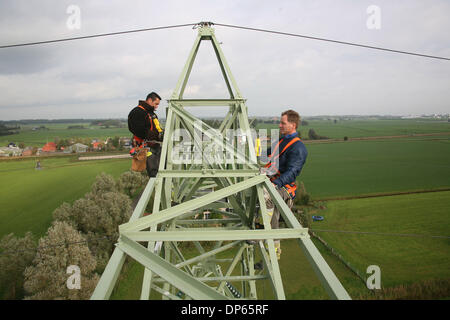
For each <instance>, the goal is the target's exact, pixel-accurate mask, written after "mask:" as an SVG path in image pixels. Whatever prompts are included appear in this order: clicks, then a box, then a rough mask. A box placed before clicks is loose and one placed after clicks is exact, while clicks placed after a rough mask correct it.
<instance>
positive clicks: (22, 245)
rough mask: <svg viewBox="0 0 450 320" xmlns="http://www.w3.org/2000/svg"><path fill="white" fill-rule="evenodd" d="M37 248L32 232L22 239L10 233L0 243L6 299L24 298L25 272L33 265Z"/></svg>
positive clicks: (1, 285)
mask: <svg viewBox="0 0 450 320" xmlns="http://www.w3.org/2000/svg"><path fill="white" fill-rule="evenodd" d="M36 247H37V244H36V243H35V240H34V238H33V235H32V233H31V232H27V233H26V234H25V236H24V237H22V238H18V237H15V236H14V234H13V233H10V234H8V235H6V236H4V237H3V238H2V240H1V241H0V288H2V291H3V290H4V291H5V292H3V293H4V298H6V299H21V298H22V296H23V292H22V287H23V272H24V271H25V268H26V267H28V266H29V265H31V262H32V261H33V258H34V256H35V253H36Z"/></svg>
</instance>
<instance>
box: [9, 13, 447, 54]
mask: <svg viewBox="0 0 450 320" xmlns="http://www.w3.org/2000/svg"><path fill="white" fill-rule="evenodd" d="M212 25H215V26H221V27H228V28H235V29H242V30H249V31H257V32H265V33H273V34H278V35H284V36H291V37H299V38H305V39H310V40H318V41H326V42H332V43H337V44H343V45H349V46H356V47H362V48H366V49H374V50H382V51H388V52H392V53H400V54H407V55H413V56H418V57H423V58H431V59H440V60H447V61H450V58H447V57H440V56H433V55H427V54H422V53H416V52H409V51H401V50H395V49H389V48H383V47H376V46H369V45H364V44H359V43H354V42H346V41H340V40H333V39H326V38H319V37H312V36H307V35H301V34H296V33H289V32H282V31H275V30H268V29H260V28H253V27H245V26H238V25H231V24H224V23H214V22H200V23H187V24H179V25H171V26H163V27H154V28H145V29H136V30H128V31H119V32H111V33H101V34H95V35H90V36H81V37H73V38H64V39H56V40H47V41H38V42H28V43H19V44H11V45H3V46H0V49H6V48H13V47H23V46H32V45H40V44H48V43H55V42H64V41H72V40H81V39H90V38H99V37H106V36H115V35H121V34H128V33H135V32H145V31H154V30H162V29H173V28H181V27H188V26H192V27H194V28H196V27H199V26H212Z"/></svg>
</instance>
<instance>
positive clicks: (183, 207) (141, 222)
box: [119, 176, 266, 232]
mask: <svg viewBox="0 0 450 320" xmlns="http://www.w3.org/2000/svg"><path fill="white" fill-rule="evenodd" d="M265 178H266V177H265V176H256V177H253V178H250V179H248V180H245V181H243V182H240V183H238V184H235V185H232V186H229V187H226V188H223V189H220V190H217V191H215V192H213V193H209V194H207V195H204V196H202V197H198V198H195V199H193V200H189V201H187V202H184V203H181V204H179V205H177V206H174V207H171V208H168V209H164V210H162V211H159V212H157V213H153V214H152V215H149V216H145V217H142V218H140V219H138V220H136V221H133V222H128V223H125V224H122V225H120V226H119V231H120V232H125V231H138V230H142V229H145V228H148V227H150V226H152V225H157V224H159V223H162V222H165V221H168V220H171V219H173V218H176V217H178V216H179V215H182V214H183V213H185V212H186V211H190V210H195V209H197V208H200V207H202V206H205V205H207V204H209V203H212V202H214V201H217V200H220V199H223V198H226V197H228V196H230V195H232V194H234V193H236V192H239V191H242V190H245V189H247V188H250V187H252V186H254V185H257V184H259V183H261V182H263V181H264V179H265ZM156 195H157V194H156Z"/></svg>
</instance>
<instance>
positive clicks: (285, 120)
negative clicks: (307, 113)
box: [279, 110, 300, 135]
mask: <svg viewBox="0 0 450 320" xmlns="http://www.w3.org/2000/svg"><path fill="white" fill-rule="evenodd" d="M299 124H300V116H299V114H298V113H297V112H295V111H294V110H287V111H284V112H283V113H282V114H281V119H280V125H279V127H280V133H281V134H282V135H288V134H292V133H294V132H296V131H297V127H298V126H299Z"/></svg>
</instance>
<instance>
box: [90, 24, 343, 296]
mask: <svg viewBox="0 0 450 320" xmlns="http://www.w3.org/2000/svg"><path fill="white" fill-rule="evenodd" d="M202 41H210V42H211V43H212V47H213V49H214V52H215V54H216V56H217V60H218V62H219V65H220V69H221V71H222V74H223V77H224V80H225V83H226V85H227V89H228V93H229V96H230V97H229V99H183V93H184V91H185V89H186V85H187V82H188V79H189V76H190V73H191V70H192V66H193V64H194V61H195V58H196V55H197V53H198V50H199V46H200V44H201V42H202ZM196 106H208V107H211V108H213V107H217V106H221V107H224V106H225V107H228V113H227V115H226V117H225V119H224V120H223V121H222V123H221V124H220V126H219V127H218V128H212V127H210V126H209V125H207V124H206V123H204V122H202V121H201V120H199V119H198V118H196V117H194V116H193V115H192V114H191V113H189V112H188V111H187V108H188V107H196ZM166 112H167V117H166V128H165V136H164V141H163V145H162V152H161V161H160V167H159V172H158V174H157V176H156V178H151V179H150V180H149V182H148V184H147V186H146V187H145V189H144V191H143V193H142V195H141V198H140V200H139V202H138V204H137V206H136V208H135V210H134V212H133V214H132V216H131V218H130V221H129V222H128V223H125V224H123V225H121V226H120V227H119V231H120V237H119V240H118V243H117V244H116V248H115V250H114V252H113V254H112V256H111V258H110V260H109V262H108V264H107V266H106V268H105V271H104V272H103V274H102V276H101V278H100V281H99V282H98V284H97V287H96V289H95V291H94V293H93V295H92V297H91V299H108V298H109V297H110V295H111V292H112V290H113V288H114V286H115V284H116V282H117V279H118V276H119V274H120V271H121V269H122V266H123V264H124V261H125V258H126V256H130V257H131V258H133V259H134V260H136V261H137V262H139V263H140V264H142V265H143V266H144V267H145V273H144V278H143V283H142V288H141V299H149V297H150V291H151V290H155V291H157V292H159V293H161V294H162V297H163V298H166V299H167V298H168V299H180V298H188V299H189V298H191V299H234V298H243V299H257V298H258V296H257V286H258V284H259V283H260V281H261V280H265V279H269V280H270V283H271V284H272V288H273V292H274V295H275V297H276V298H277V299H285V293H284V289H283V283H282V279H281V275H280V268H279V265H278V260H277V257H276V253H275V247H274V239H289V238H295V239H298V242H299V244H300V247H301V249H302V251H303V252H304V254H305V255H306V257H307V258H308V260H309V262H310V264H311V265H312V267H313V269H314V271H315V272H316V274H317V276H318V277H319V279H320V280H321V282H322V284H323V286H324V288H325V289H326V291H327V292H328V294H329V296H330V298H332V299H350V296H349V295H348V293H347V292H346V290H345V289H344V287H343V286H342V285H341V283H340V282H339V280H338V279H337V277H336V276H335V274H334V273H333V271H332V270H331V269H330V267H329V266H328V265H327V263H326V262H325V260H324V259H323V257H322V256H321V255H320V253H319V251H318V250H317V248H316V247H315V246H314V244H313V243H312V241H311V239H310V237H309V234H308V229H306V228H303V227H302V226H301V225H300V223H299V222H298V220H297V219H296V218H295V217H294V215H293V213H292V212H291V210H290V209H289V207H288V206H287V205H286V204H285V203H284V201H283V200H282V198H281V197H280V195H279V194H278V192H277V191H276V189H275V188H274V187H273V185H272V183H271V182H270V180H269V179H268V178H267V177H266V175H264V174H261V173H260V170H259V166H258V165H257V163H256V154H255V149H254V145H253V139H252V137H251V136H250V134H249V133H250V126H249V121H248V114H247V106H246V104H245V99H243V98H242V95H241V93H240V91H239V89H238V87H237V84H236V81H235V79H234V77H233V75H232V74H231V71H230V68H229V66H228V64H227V62H226V60H225V57H224V54H223V52H222V50H221V48H220V44H219V43H218V41H217V39H216V37H215V34H214V30H213V29H212V28H211V24H210V23H201V24H200V25H199V30H198V36H197V38H196V40H195V43H194V46H193V48H192V50H191V52H190V54H189V57H188V59H187V62H186V64H185V67H184V69H183V71H182V73H181V76H180V78H179V80H178V83H177V85H176V88H175V90H174V92H173V94H172V96H171V99H170V100H168V107H167V111H166ZM229 129H231V130H234V131H236V130H241V132H242V134H243V136H245V137H246V138H245V139H242V136H241V139H240V140H239V141H238V137H232V138H228V137H226V135H225V133H226V131H227V130H229ZM179 132H184V133H185V134H186V135H187V136H185V137H183V139H174V137H176V136H177V134H176V133H179ZM186 141H190V142H193V144H192V143H189V144H186ZM238 145H239V146H240V147H239V148H238ZM217 146H222V148H221V149H219V150H218V149H217ZM186 148H188V149H189V150H190V151H193V150H195V149H196V148H197V150H207V152H206V153H207V155H208V156H206V157H205V156H203V157H201V158H200V159H191V160H192V161H190V162H188V161H175V160H174V159H176V158H177V157H175V155H177V154H179V153H180V150H185V149H186ZM225 154H227V155H228V156H229V155H231V160H232V161H229V163H228V162H223V163H220V162H218V161H214V159H215V157H219V158H220V157H222V156H224V155H225ZM222 159H224V158H222ZM187 162H188V163H187ZM263 188H266V189H267V191H268V192H269V194H270V195H271V196H272V199H273V200H274V203H275V205H276V207H277V208H278V209H279V210H280V212H281V216H282V217H283V219H284V221H285V222H286V225H287V228H282V229H276V230H272V229H271V227H270V220H269V217H268V215H267V209H266V205H265V201H264V195H263ZM151 199H152V201H153V210H152V214H151V215H146V216H144V211H145V208H146V207H147V205H148V203H149V201H150V200H151ZM205 211H208V212H210V213H211V214H212V215H215V216H216V218H212V219H195V217H196V216H198V215H201V214H203V213H204V212H205ZM256 212H259V213H260V215H261V217H262V219H263V224H264V229H260V230H255V229H254V216H255V213H256ZM249 240H250V241H249ZM204 241H208V243H209V245H207V246H206V245H205V243H204ZM183 242H191V243H193V245H194V246H195V249H196V252H197V254H196V256H194V257H191V258H189V259H187V258H185V256H184V254H185V250H184V247H183V245H182V243H183ZM142 243H144V244H145V246H143V245H142ZM190 251H191V252H192V249H190ZM226 251H228V252H230V253H231V254H232V255H233V258H232V259H228V260H227V261H223V259H217V258H216V255H217V254H219V253H222V252H226ZM256 251H259V253H260V256H261V257H262V261H263V264H264V268H263V270H262V271H256V270H255V269H254V264H255V254H256ZM180 293H182V294H180Z"/></svg>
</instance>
